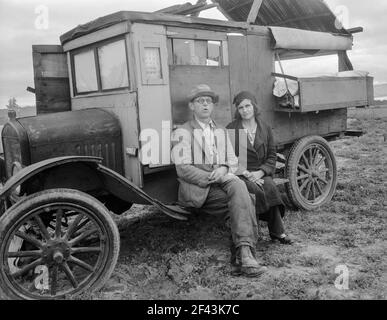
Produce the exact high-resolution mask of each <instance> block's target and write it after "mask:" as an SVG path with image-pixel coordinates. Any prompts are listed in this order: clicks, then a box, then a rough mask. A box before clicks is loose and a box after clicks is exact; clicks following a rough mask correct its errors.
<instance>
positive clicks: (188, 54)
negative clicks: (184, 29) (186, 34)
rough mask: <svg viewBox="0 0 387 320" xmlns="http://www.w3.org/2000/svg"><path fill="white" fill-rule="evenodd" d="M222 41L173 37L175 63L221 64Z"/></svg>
mask: <svg viewBox="0 0 387 320" xmlns="http://www.w3.org/2000/svg"><path fill="white" fill-rule="evenodd" d="M221 45H222V42H221V41H207V40H191V39H173V41H172V47H173V64H175V65H196V66H220V65H221V63H220V61H221Z"/></svg>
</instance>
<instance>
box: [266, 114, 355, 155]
mask: <svg viewBox="0 0 387 320" xmlns="http://www.w3.org/2000/svg"><path fill="white" fill-rule="evenodd" d="M346 129H347V109H337V110H327V111H320V112H319V113H315V112H309V113H291V114H290V113H282V112H276V113H275V121H274V124H273V133H274V138H275V140H276V143H277V146H278V147H279V148H280V149H281V148H282V146H284V145H286V144H292V143H294V142H295V141H296V140H298V139H300V138H302V137H305V136H310V135H319V136H327V135H330V134H332V133H340V132H344V131H345V130H346Z"/></svg>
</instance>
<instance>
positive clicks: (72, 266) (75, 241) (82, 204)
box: [0, 189, 120, 299]
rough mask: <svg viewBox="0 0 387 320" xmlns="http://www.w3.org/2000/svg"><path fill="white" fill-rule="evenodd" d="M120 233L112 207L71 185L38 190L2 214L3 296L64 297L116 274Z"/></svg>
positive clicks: (87, 289)
mask: <svg viewBox="0 0 387 320" xmlns="http://www.w3.org/2000/svg"><path fill="white" fill-rule="evenodd" d="M119 243H120V238H119V233H118V229H117V226H116V224H115V223H114V221H113V219H112V217H111V216H110V213H109V211H108V210H107V209H106V208H105V206H104V205H103V204H102V203H100V202H99V201H98V200H96V199H95V198H93V197H91V196H90V195H88V194H86V193H83V192H80V191H77V190H71V189H51V190H45V191H42V192H39V193H36V194H32V195H30V196H28V197H26V198H24V199H22V200H21V201H20V202H18V203H16V204H15V205H13V206H12V207H11V208H9V209H8V210H7V211H6V212H5V213H4V215H3V216H2V217H1V218H0V296H2V297H3V298H8V299H63V298H65V297H68V296H76V295H80V294H82V293H85V292H91V291H93V290H96V289H98V288H100V287H102V286H103V284H104V283H105V282H106V280H107V279H108V278H109V277H110V275H111V273H112V272H113V269H114V267H115V264H116V262H117V258H118V253H119Z"/></svg>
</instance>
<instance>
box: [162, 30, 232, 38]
mask: <svg viewBox="0 0 387 320" xmlns="http://www.w3.org/2000/svg"><path fill="white" fill-rule="evenodd" d="M167 37H170V38H176V39H198V40H200V39H202V40H218V41H223V40H227V35H226V33H225V32H219V31H212V30H198V29H193V28H180V27H167Z"/></svg>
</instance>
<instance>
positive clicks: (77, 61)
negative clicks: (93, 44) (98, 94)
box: [74, 50, 98, 93]
mask: <svg viewBox="0 0 387 320" xmlns="http://www.w3.org/2000/svg"><path fill="white" fill-rule="evenodd" d="M74 69H75V83H76V88H77V92H78V93H84V92H93V91H97V90H98V82H97V71H96V67H95V60H94V52H93V51H92V50H89V51H86V52H82V53H78V54H76V55H74Z"/></svg>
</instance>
